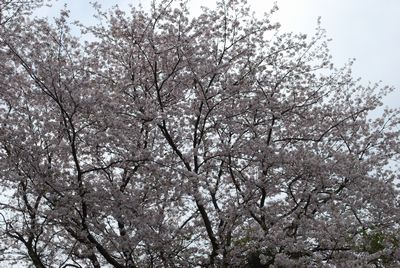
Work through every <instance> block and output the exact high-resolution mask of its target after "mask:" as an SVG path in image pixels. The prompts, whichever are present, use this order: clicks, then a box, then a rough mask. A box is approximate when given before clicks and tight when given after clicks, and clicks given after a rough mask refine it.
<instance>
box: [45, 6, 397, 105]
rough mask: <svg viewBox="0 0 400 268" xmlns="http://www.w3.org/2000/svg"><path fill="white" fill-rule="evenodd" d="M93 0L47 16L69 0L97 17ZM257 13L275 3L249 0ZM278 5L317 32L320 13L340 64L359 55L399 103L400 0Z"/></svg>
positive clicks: (287, 25)
mask: <svg viewBox="0 0 400 268" xmlns="http://www.w3.org/2000/svg"><path fill="white" fill-rule="evenodd" d="M89 2H90V1H89V0H79V1H78V0H60V1H58V3H57V4H56V5H55V6H54V7H53V8H51V9H46V10H42V12H41V13H42V14H47V15H48V16H50V17H51V16H53V15H57V10H58V9H60V8H61V7H62V6H63V5H64V4H65V3H67V5H68V7H69V9H70V10H71V18H72V19H73V20H75V19H79V20H81V21H83V22H86V23H91V22H92V21H93V19H92V14H93V10H92V8H91V7H90V4H89ZM98 2H99V3H100V4H102V5H103V7H105V8H109V7H111V6H112V5H114V4H118V5H119V6H120V7H123V8H127V6H128V4H129V3H132V4H134V5H137V4H139V3H141V4H142V5H143V6H145V7H146V6H148V4H149V2H150V0H100V1H98ZM249 2H250V4H251V5H252V7H253V8H254V10H256V12H258V13H260V14H261V13H263V12H265V11H268V10H270V9H271V7H272V5H273V2H274V1H272V0H249ZM276 2H277V4H278V7H279V11H278V12H277V13H276V14H275V16H274V17H273V18H274V19H275V21H279V22H280V23H281V24H282V30H288V31H296V32H303V33H313V30H314V29H315V27H316V25H317V19H318V17H319V16H321V18H322V27H323V28H325V29H326V30H327V35H328V37H330V38H332V39H333V40H332V42H331V43H330V49H331V53H332V56H333V61H334V63H336V64H337V65H341V64H343V63H345V62H347V60H348V59H349V58H356V62H355V64H354V68H353V71H354V75H355V76H357V77H361V78H362V81H363V82H365V83H367V82H368V81H371V82H378V81H380V80H382V81H383V84H385V85H390V86H394V87H396V88H397V89H396V91H395V92H394V93H392V94H391V95H390V96H389V97H387V98H386V99H385V104H387V105H389V106H391V107H400V74H399V71H400V0H277V1H276ZM191 3H192V4H191V5H192V6H193V10H195V11H196V10H198V8H197V7H198V6H200V5H205V6H209V7H212V6H213V5H215V0H191Z"/></svg>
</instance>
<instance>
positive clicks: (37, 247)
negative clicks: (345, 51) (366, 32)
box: [0, 0, 400, 268]
mask: <svg viewBox="0 0 400 268" xmlns="http://www.w3.org/2000/svg"><path fill="white" fill-rule="evenodd" d="M20 2H21V1H15V0H14V1H12V0H10V1H8V2H7V1H6V2H4V3H6V4H0V15H1V16H0V18H1V19H0V25H1V26H0V27H1V28H0V65H1V66H0V81H1V82H0V124H1V129H0V145H1V147H0V184H1V187H2V189H3V194H2V198H1V200H0V201H1V202H0V208H1V215H0V216H1V224H0V236H1V241H2V242H1V244H0V245H1V246H2V251H1V252H2V258H1V261H0V263H1V262H3V263H8V264H9V263H11V262H13V261H14V262H23V263H25V265H28V264H29V265H31V266H34V267H115V268H122V267H130V268H133V267H138V268H139V267H356V266H357V265H359V266H360V267H369V266H370V267H398V266H399V265H400V235H399V227H400V226H399V222H400V217H399V216H400V211H399V192H398V189H397V188H396V182H397V180H398V176H399V171H398V170H397V169H396V168H395V163H396V161H398V160H399V153H400V150H399V148H400V147H399V142H400V141H399V135H400V133H399V123H400V117H399V111H398V110H393V109H392V110H391V109H386V110H385V111H384V112H383V113H382V115H381V116H379V117H377V118H376V119H371V117H370V116H369V113H370V112H371V111H374V110H376V109H377V108H379V107H380V106H382V97H383V96H385V95H386V94H387V93H388V92H390V91H391V90H392V89H391V88H389V87H383V86H381V85H379V84H370V85H367V86H365V85H362V84H361V82H360V81H359V80H357V79H355V78H353V77H352V74H351V62H349V64H348V65H346V66H344V67H343V68H335V67H334V66H333V65H332V63H331V60H330V55H329V51H328V49H327V38H326V36H325V32H324V30H323V29H321V28H320V27H318V28H317V29H316V32H315V34H314V35H313V36H311V37H307V36H306V35H302V34H293V33H282V32H281V31H280V30H279V29H280V28H279V24H277V23H273V22H272V21H271V15H272V14H273V12H274V11H275V10H276V9H275V8H274V9H273V10H272V11H271V12H270V13H268V14H266V15H265V16H264V17H263V18H257V17H255V15H254V14H253V13H252V12H251V10H250V8H249V7H248V5H247V3H246V2H245V1H243V0H227V1H220V2H218V4H217V8H216V9H215V10H211V9H207V8H204V9H203V10H202V13H201V14H200V15H199V16H192V15H190V14H189V11H188V8H187V6H186V3H185V2H184V1H183V2H180V1H173V0H171V1H167V0H163V1H160V2H155V3H153V5H152V7H151V10H150V11H148V12H146V11H144V10H143V9H140V8H137V7H132V9H131V10H129V11H124V10H120V9H119V8H118V7H115V8H114V9H112V10H111V11H109V12H104V11H102V9H101V7H100V6H99V5H97V4H95V5H94V8H96V9H97V11H98V19H99V21H98V24H96V25H95V26H87V25H79V27H81V30H82V34H83V35H86V36H88V38H86V40H89V41H82V40H81V39H80V37H79V36H74V34H72V33H71V30H70V27H71V25H72V24H71V22H70V21H69V19H68V16H69V12H68V11H67V10H64V11H62V12H61V14H60V16H59V17H58V18H57V19H55V22H54V23H52V22H49V21H48V20H46V19H41V18H32V17H31V16H29V11H31V10H32V8H33V7H35V6H37V5H38V4H42V2H41V1H39V2H38V1H36V2H34V1H28V2H29V3H32V5H31V6H24V7H25V8H26V9H25V11H21V9H19V8H18V7H20V5H19V3H20ZM7 3H8V4H7ZM12 3H14V4H15V5H14V4H12ZM4 18H6V19H4Z"/></svg>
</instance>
